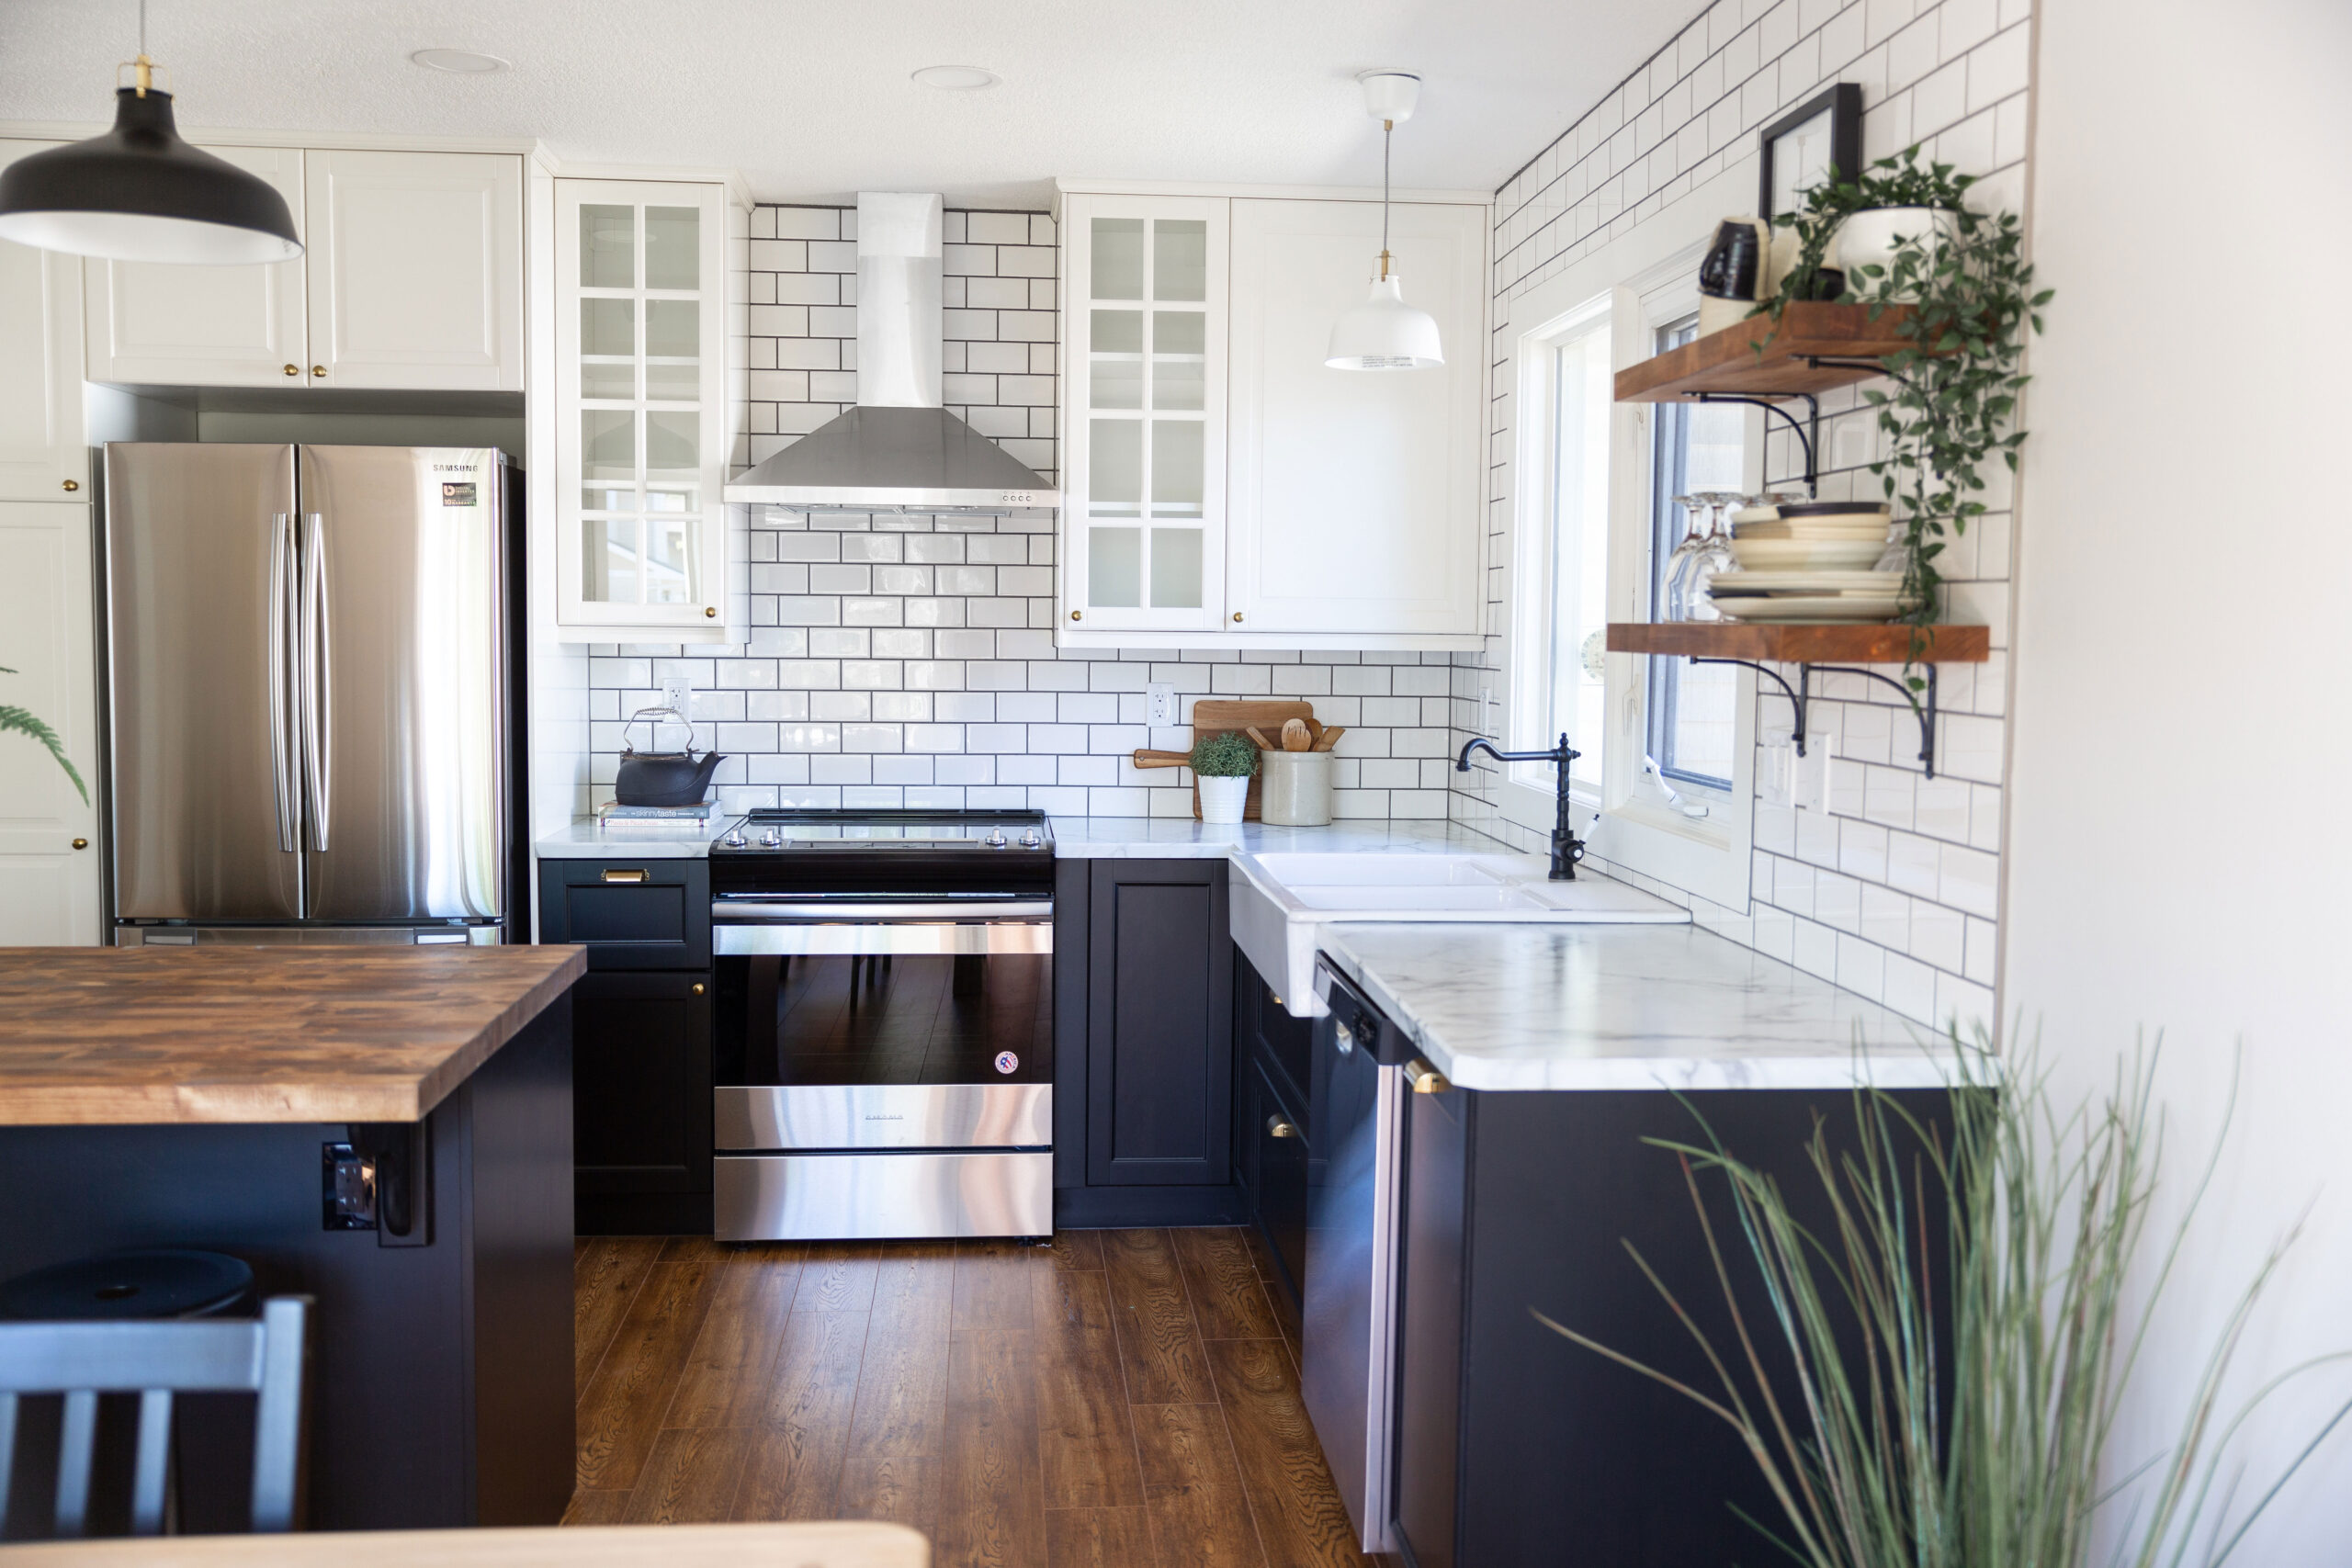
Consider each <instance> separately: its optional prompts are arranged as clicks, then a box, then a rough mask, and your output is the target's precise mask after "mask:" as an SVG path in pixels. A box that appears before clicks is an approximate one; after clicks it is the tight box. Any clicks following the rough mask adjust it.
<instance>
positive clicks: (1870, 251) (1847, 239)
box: [1830, 207, 1960, 293]
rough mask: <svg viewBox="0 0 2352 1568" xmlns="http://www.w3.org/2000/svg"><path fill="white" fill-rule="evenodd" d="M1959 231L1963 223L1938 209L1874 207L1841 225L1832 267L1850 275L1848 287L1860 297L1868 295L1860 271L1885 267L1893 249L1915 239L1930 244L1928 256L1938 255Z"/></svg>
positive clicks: (1839, 225)
mask: <svg viewBox="0 0 2352 1568" xmlns="http://www.w3.org/2000/svg"><path fill="white" fill-rule="evenodd" d="M1959 231H1960V219H1959V218H1958V217H1957V216H1956V215H1955V214H1953V213H1950V212H1947V211H1945V210H1944V209H1941V208H1938V207H1873V208H1870V209H1867V210H1864V211H1861V212H1853V213H1849V214H1847V216H1846V220H1845V221H1844V222H1842V223H1840V224H1838V243H1837V244H1836V245H1834V246H1832V247H1831V249H1832V251H1833V252H1834V253H1835V260H1834V261H1833V262H1832V263H1831V264H1830V265H1834V266H1837V267H1839V268H1841V269H1842V270H1843V271H1844V272H1845V273H1846V275H1847V286H1848V287H1849V288H1852V289H1854V291H1855V292H1857V293H1867V292H1868V291H1869V290H1870V288H1871V284H1870V282H1869V280H1868V279H1865V278H1860V277H1857V276H1854V272H1855V269H1856V268H1857V267H1860V266H1865V265H1870V264H1871V263H1873V262H1875V263H1876V264H1877V265H1880V266H1886V265H1889V264H1891V263H1892V262H1893V261H1894V248H1895V246H1896V245H1897V244H1898V243H1901V242H1902V241H1904V240H1905V239H1907V238H1909V237H1910V236H1912V235H1915V234H1917V235H1920V236H1922V237H1924V238H1925V240H1926V242H1927V248H1928V254H1930V255H1933V254H1935V249H1936V247H1937V246H1938V245H1940V244H1942V243H1943V242H1944V241H1946V240H1948V239H1951V237H1952V236H1953V235H1954V234H1956V233H1958V232H1959Z"/></svg>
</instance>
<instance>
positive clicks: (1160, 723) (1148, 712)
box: [1143, 681, 1177, 729]
mask: <svg viewBox="0 0 2352 1568" xmlns="http://www.w3.org/2000/svg"><path fill="white" fill-rule="evenodd" d="M1143 694H1144V710H1145V717H1144V722H1145V723H1146V724H1148V725H1149V726H1151V728H1154V729H1168V728H1172V727H1173V726H1174V725H1175V724H1176V723H1177V718H1176V688H1175V687H1174V686H1172V685H1170V684H1169V683H1168V682H1165V681H1154V682H1150V683H1149V684H1148V685H1147V686H1145V687H1144V689H1143Z"/></svg>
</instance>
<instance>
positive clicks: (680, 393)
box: [556, 180, 729, 641]
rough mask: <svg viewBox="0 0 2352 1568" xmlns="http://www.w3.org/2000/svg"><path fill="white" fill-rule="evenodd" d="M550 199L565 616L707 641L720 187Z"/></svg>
mask: <svg viewBox="0 0 2352 1568" xmlns="http://www.w3.org/2000/svg"><path fill="white" fill-rule="evenodd" d="M556 188H557V193H558V194H557V199H556V283H557V288H556V300H557V305H556V384H557V398H558V400H559V407H558V411H557V427H556V463H557V469H558V479H557V486H558V488H557V491H556V503H557V517H558V520H559V524H560V526H559V531H558V549H557V557H558V558H557V570H558V573H559V581H560V585H561V587H560V607H559V618H560V620H561V622H562V623H563V625H564V626H566V627H567V628H569V629H577V630H585V631H592V632H597V633H601V634H602V635H600V636H599V637H596V638H595V640H600V641H601V640H605V639H607V638H610V639H611V640H616V641H629V640H666V641H681V640H707V634H708V633H709V632H712V631H716V630H717V629H718V627H719V626H721V625H722V624H723V619H724V617H725V615H726V609H725V596H726V592H727V584H726V571H727V560H726V554H727V550H726V510H725V507H724V506H723V504H722V503H721V502H720V499H719V491H720V487H721V485H723V484H724V483H725V482H726V478H727V471H726V464H727V460H728V457H729V452H728V447H729V438H728V424H727V412H728V405H727V398H726V325H727V308H726V299H725V294H724V280H725V276H726V265H725V264H726V255H727V251H728V232H727V207H726V200H725V192H724V188H723V187H721V186H715V185H688V184H683V183H682V184H670V183H666V182H649V181H615V180H559V181H557V182H556ZM623 633H634V634H640V635H639V637H635V638H632V637H629V636H624V635H620V634H623ZM696 633H702V634H705V635H704V636H703V637H695V636H694V635H693V634H696Z"/></svg>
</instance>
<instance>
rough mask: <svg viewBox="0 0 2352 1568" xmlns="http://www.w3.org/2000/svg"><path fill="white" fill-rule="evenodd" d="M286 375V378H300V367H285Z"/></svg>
mask: <svg viewBox="0 0 2352 1568" xmlns="http://www.w3.org/2000/svg"><path fill="white" fill-rule="evenodd" d="M286 373H287V374H288V376H300V374H301V373H302V367H300V366H299V365H289V366H288V367H286Z"/></svg>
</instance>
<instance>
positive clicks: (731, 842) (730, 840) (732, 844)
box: [718, 822, 744, 850]
mask: <svg viewBox="0 0 2352 1568" xmlns="http://www.w3.org/2000/svg"><path fill="white" fill-rule="evenodd" d="M718 841H719V842H720V843H722V844H725V845H726V846H727V847H728V848H729V849H730V850H740V849H741V848H742V847H743V842H744V840H743V825H742V824H741V823H740V822H739V823H737V824H736V825H735V826H734V827H732V828H729V829H727V836H726V837H724V838H722V839H720V840H718Z"/></svg>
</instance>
